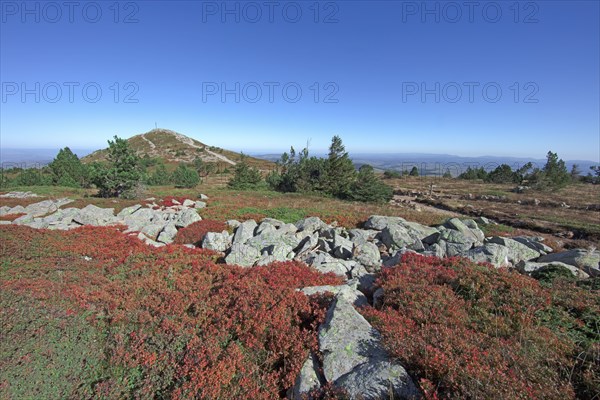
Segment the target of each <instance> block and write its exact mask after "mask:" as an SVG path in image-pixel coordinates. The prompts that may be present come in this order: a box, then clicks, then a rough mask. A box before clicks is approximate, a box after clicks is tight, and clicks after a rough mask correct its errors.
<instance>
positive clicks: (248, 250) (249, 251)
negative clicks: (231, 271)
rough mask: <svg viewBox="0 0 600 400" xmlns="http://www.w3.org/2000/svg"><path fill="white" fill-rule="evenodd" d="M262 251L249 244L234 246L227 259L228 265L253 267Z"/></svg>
mask: <svg viewBox="0 0 600 400" xmlns="http://www.w3.org/2000/svg"><path fill="white" fill-rule="evenodd" d="M260 255H261V253H260V251H258V249H257V248H256V247H253V246H250V245H247V244H234V245H233V246H231V248H230V249H229V254H228V255H227V257H225V262H226V263H227V264H235V265H239V266H241V267H251V266H253V265H254V263H255V262H256V261H258V259H259V258H260Z"/></svg>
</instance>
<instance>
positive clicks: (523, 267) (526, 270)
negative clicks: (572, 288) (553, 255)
mask: <svg viewBox="0 0 600 400" xmlns="http://www.w3.org/2000/svg"><path fill="white" fill-rule="evenodd" d="M552 265H557V266H560V267H563V268H566V269H568V270H569V271H571V273H572V274H573V276H574V277H576V278H579V279H586V278H589V275H588V274H586V273H585V272H583V271H582V270H580V269H579V268H577V267H575V266H573V265H569V264H565V263H562V262H559V261H554V262H547V263H542V262H533V261H521V262H519V263H518V264H517V265H516V267H517V271H519V272H520V273H522V274H527V275H531V273H532V272H535V271H538V270H541V269H545V268H548V267H550V266H552Z"/></svg>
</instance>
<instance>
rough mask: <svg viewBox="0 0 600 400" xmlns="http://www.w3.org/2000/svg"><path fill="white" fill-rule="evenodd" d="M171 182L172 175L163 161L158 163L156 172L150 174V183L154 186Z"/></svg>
mask: <svg viewBox="0 0 600 400" xmlns="http://www.w3.org/2000/svg"><path fill="white" fill-rule="evenodd" d="M170 182H171V175H170V174H169V171H167V167H165V164H163V163H160V164H158V166H157V167H156V170H154V173H153V174H152V175H150V179H149V180H148V183H149V184H150V185H153V186H162V185H168V184H169V183H170Z"/></svg>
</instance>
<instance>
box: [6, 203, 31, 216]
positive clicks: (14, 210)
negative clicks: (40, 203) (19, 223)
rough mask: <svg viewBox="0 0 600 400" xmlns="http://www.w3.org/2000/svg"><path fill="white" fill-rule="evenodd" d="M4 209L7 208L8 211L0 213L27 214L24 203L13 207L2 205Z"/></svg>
mask: <svg viewBox="0 0 600 400" xmlns="http://www.w3.org/2000/svg"><path fill="white" fill-rule="evenodd" d="M2 208H3V209H5V210H6V212H4V213H2V214H0V215H6V214H27V213H26V212H25V207H23V206H22V205H20V204H19V205H16V206H14V207H13V208H10V207H2Z"/></svg>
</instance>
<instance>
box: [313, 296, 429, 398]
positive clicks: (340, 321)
mask: <svg viewBox="0 0 600 400" xmlns="http://www.w3.org/2000/svg"><path fill="white" fill-rule="evenodd" d="M380 340H381V337H380V334H379V332H377V330H375V329H374V328H373V327H372V326H371V325H370V324H369V323H368V322H367V320H366V319H365V318H364V317H363V316H362V315H360V314H359V313H358V312H357V311H356V309H355V308H354V306H353V305H352V304H351V303H349V302H348V301H345V300H344V299H343V298H342V297H341V296H339V295H337V296H336V298H335V300H334V301H333V304H332V305H331V307H330V308H329V310H328V311H327V315H326V317H325V322H324V324H323V325H322V326H321V327H320V328H319V348H320V350H321V352H322V354H323V375H324V376H325V378H326V379H327V381H328V382H333V384H334V385H335V386H338V387H341V388H343V389H345V390H346V391H348V393H349V395H350V398H351V399H359V398H360V399H380V398H387V397H389V396H390V395H391V396H393V397H394V398H399V399H408V398H416V397H418V396H419V392H418V391H417V389H416V387H415V385H414V383H413V381H412V379H411V378H410V376H409V375H408V373H407V372H406V370H405V369H404V368H403V367H402V366H401V365H400V364H398V363H393V362H392V361H391V359H390V358H389V356H388V354H387V353H386V352H385V350H384V349H383V347H382V345H381V342H380ZM390 388H391V389H392V390H393V393H390Z"/></svg>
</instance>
